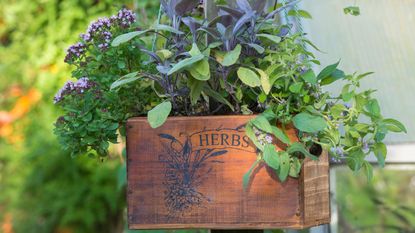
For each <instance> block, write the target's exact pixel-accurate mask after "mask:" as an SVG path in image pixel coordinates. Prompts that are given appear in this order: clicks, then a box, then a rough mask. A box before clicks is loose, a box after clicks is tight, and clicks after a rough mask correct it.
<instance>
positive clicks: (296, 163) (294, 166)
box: [288, 157, 301, 178]
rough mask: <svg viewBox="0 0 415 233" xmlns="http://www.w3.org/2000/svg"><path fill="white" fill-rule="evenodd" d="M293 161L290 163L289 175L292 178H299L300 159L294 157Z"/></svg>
mask: <svg viewBox="0 0 415 233" xmlns="http://www.w3.org/2000/svg"><path fill="white" fill-rule="evenodd" d="M291 159H292V161H291V163H290V172H289V173H288V175H289V176H291V177H296V178H297V177H298V176H299V175H300V171H301V162H300V160H299V159H298V158H296V157H292V158H291Z"/></svg>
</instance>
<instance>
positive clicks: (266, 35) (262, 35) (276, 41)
mask: <svg viewBox="0 0 415 233" xmlns="http://www.w3.org/2000/svg"><path fill="white" fill-rule="evenodd" d="M256 36H257V37H262V38H266V39H268V40H270V41H272V42H274V43H276V44H278V43H280V42H281V37H279V36H274V35H270V34H256Z"/></svg>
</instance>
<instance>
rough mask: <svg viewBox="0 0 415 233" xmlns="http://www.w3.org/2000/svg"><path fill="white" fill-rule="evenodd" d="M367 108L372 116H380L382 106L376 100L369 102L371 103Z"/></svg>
mask: <svg viewBox="0 0 415 233" xmlns="http://www.w3.org/2000/svg"><path fill="white" fill-rule="evenodd" d="M365 108H366V110H367V111H368V112H369V113H370V115H371V116H374V117H378V116H380V106H379V103H378V101H377V100H376V99H371V100H369V102H368V103H367V104H366V105H365Z"/></svg>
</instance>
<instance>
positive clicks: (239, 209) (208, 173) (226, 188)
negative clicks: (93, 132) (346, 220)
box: [127, 116, 328, 229]
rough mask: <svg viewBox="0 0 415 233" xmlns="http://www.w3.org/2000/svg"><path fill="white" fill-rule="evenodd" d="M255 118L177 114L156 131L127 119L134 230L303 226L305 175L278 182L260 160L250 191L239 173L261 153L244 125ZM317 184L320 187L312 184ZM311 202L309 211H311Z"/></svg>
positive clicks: (130, 209)
mask: <svg viewBox="0 0 415 233" xmlns="http://www.w3.org/2000/svg"><path fill="white" fill-rule="evenodd" d="M252 117H253V116H214V117H173V118H169V119H168V120H167V122H166V123H165V124H164V125H163V126H162V127H159V128H157V129H152V128H151V127H150V126H149V124H148V123H147V120H146V118H133V119H130V120H129V121H128V123H127V156H128V158H127V159H128V163H127V169H128V171H127V174H128V192H127V197H128V222H129V227H130V228H131V229H171V228H175V229H177V228H208V229H273V228H302V227H303V221H304V218H303V217H302V215H301V210H304V208H303V207H302V206H300V204H301V202H303V203H305V204H307V203H309V202H307V201H304V200H302V197H303V196H301V193H300V191H301V188H300V185H301V184H303V182H302V181H301V179H294V178H289V179H288V180H287V181H286V182H284V183H281V182H279V180H278V178H277V177H276V175H275V172H274V171H272V170H271V169H269V168H268V169H267V167H266V166H265V165H264V164H262V165H261V166H259V167H258V168H257V169H256V170H255V171H254V173H253V176H252V177H253V178H252V179H251V182H250V185H249V188H248V189H247V190H246V191H244V190H243V186H242V177H243V175H244V174H245V173H246V172H247V171H248V170H249V168H250V166H251V165H252V164H253V163H254V162H255V161H256V157H257V156H256V149H255V147H254V146H253V145H252V144H251V143H250V141H249V140H248V138H247V137H246V135H245V132H244V128H243V125H244V124H245V123H246V122H247V121H248V120H249V119H251V118H252ZM292 130H293V129H292ZM291 137H295V135H293V134H292V135H291ZM318 168H319V166H317V168H316V169H318ZM310 174H311V175H316V174H319V173H318V172H317V173H312V172H310ZM321 180H322V181H323V179H321ZM305 184H308V182H305ZM313 185H317V184H314V183H310V185H308V186H307V187H314V186H313ZM326 186H327V184H326ZM305 190H306V191H307V192H308V191H309V192H312V191H313V189H312V188H307V189H305ZM310 196H312V194H310ZM305 197H306V198H308V195H307V196H305ZM321 200H323V199H321ZM326 201H327V202H328V199H327V200H326ZM313 203H314V201H311V202H310V203H309V206H310V207H307V208H313ZM306 210H308V209H306Z"/></svg>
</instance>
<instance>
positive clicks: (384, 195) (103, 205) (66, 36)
mask: <svg viewBox="0 0 415 233" xmlns="http://www.w3.org/2000/svg"><path fill="white" fill-rule="evenodd" d="M320 2H321V1H320ZM122 6H126V7H128V8H130V9H133V10H134V11H135V12H136V13H137V14H138V19H139V20H140V23H141V24H142V25H143V26H145V25H148V24H151V23H152V22H153V20H154V19H155V17H156V15H157V12H158V9H159V1H156V0H135V1H133V0H130V1H112V0H64V1H62V0H0V232H4V233H20V232H27V233H30V232H40V233H49V232H50V233H52V232H59V233H72V232H74V233H75V232H80V233H81V232H82V233H83V232H85V233H91V232H92V233H94V232H103V233H105V232H133V231H128V230H126V223H125V215H126V209H125V208H126V206H125V205H126V203H125V187H124V186H125V165H124V164H123V163H124V158H123V155H122V152H121V151H122V146H118V147H114V148H113V152H112V154H111V156H110V159H108V161H105V162H101V161H97V160H93V159H90V158H88V157H79V158H70V156H69V154H67V153H65V152H63V151H62V150H61V149H60V147H59V145H58V142H57V141H56V138H55V136H54V135H53V133H52V129H53V123H54V121H55V119H56V117H57V116H59V112H58V108H56V107H55V106H54V105H53V103H52V98H53V95H54V94H55V93H56V91H57V90H58V89H59V88H60V86H61V85H62V84H63V83H64V81H65V80H66V79H68V78H69V77H70V71H71V70H70V69H71V67H70V66H68V65H66V64H64V63H63V58H64V56H65V49H66V48H67V47H68V46H69V45H71V44H72V43H74V42H75V41H77V39H78V38H77V37H78V34H79V33H81V32H83V31H85V29H86V27H87V26H88V24H89V22H90V21H91V20H94V19H96V18H98V17H99V16H108V15H111V14H114V13H115V12H116V11H117V10H118V9H120V8H121V7H122ZM343 6H344V5H343ZM310 8H312V7H310ZM313 9H314V10H316V11H317V10H318V9H317V8H316V7H315V6H314V8H313ZM314 14H315V13H314ZM336 14H339V15H340V14H342V13H341V11H338V12H337V13H336ZM320 18H321V17H320ZM318 19H319V18H318ZM310 28H312V29H313V27H312V26H310ZM314 29H315V28H314ZM316 30H317V29H316ZM314 37H316V36H315V35H314ZM317 39H318V38H317ZM320 42H321V43H324V41H322V40H320ZM327 44H329V43H324V45H327ZM323 47H324V46H323ZM329 52H330V51H329ZM411 56H412V58H414V54H412V55H411ZM412 67H413V66H412ZM363 68H366V67H363ZM396 114H398V113H396ZM398 118H399V117H398ZM414 173H415V172H414V168H413V167H406V168H404V169H402V168H394V167H392V168H389V169H386V170H383V171H376V176H375V177H376V179H375V181H374V183H373V184H369V185H368V184H367V183H366V179H365V177H363V176H361V177H359V178H356V177H355V176H354V175H352V174H351V173H350V172H349V171H347V170H344V169H343V168H336V169H334V170H333V174H335V175H333V176H332V183H333V185H332V190H333V191H335V193H334V194H333V196H332V199H333V201H334V203H336V204H335V205H334V206H335V212H333V217H334V221H333V224H334V225H333V226H332V230H333V231H334V232H414V229H415V199H414V198H413V195H412V194H413V193H414V191H415V178H414V177H415V176H414ZM134 232H135V231H134ZM142 232H146V231H142ZM181 232H188V231H181ZM189 232H190V231H189ZM192 232H195V231H192ZM203 232H206V231H203ZM268 232H271V231H268ZM274 232H276V231H274Z"/></svg>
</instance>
